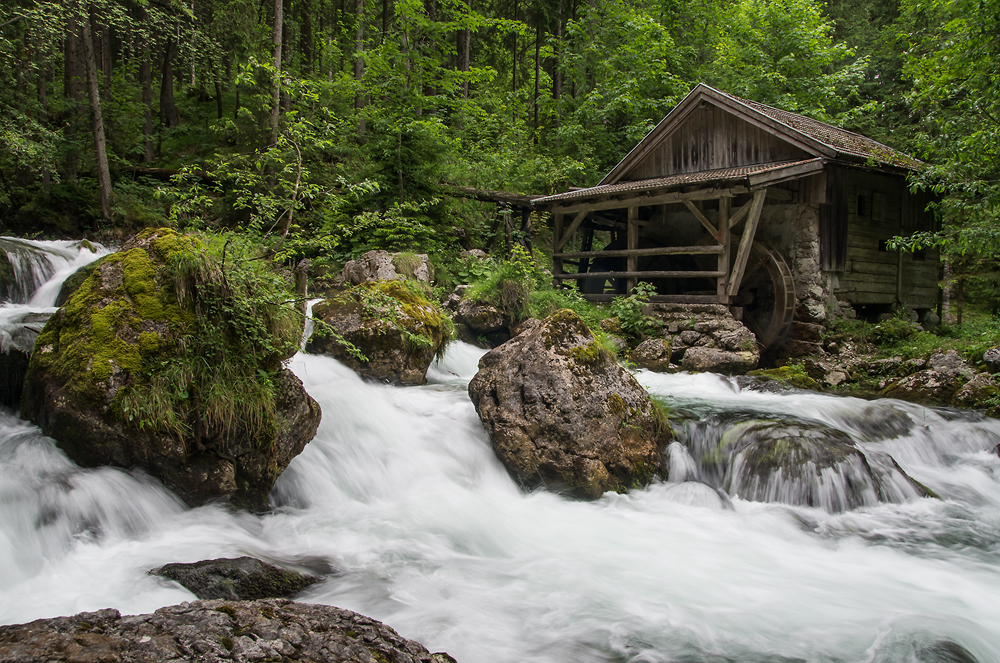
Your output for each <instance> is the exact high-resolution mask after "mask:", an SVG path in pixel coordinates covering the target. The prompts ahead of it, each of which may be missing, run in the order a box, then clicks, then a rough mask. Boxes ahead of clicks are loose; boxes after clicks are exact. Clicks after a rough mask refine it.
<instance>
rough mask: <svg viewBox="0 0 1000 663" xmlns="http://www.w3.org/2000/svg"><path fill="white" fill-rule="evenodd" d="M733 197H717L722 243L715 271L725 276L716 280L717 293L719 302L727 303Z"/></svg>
mask: <svg viewBox="0 0 1000 663" xmlns="http://www.w3.org/2000/svg"><path fill="white" fill-rule="evenodd" d="M732 207H733V199H732V197H731V196H723V197H722V198H719V235H720V237H719V244H721V245H722V253H720V254H719V263H718V267H717V268H716V271H719V272H722V273H724V274H725V276H720V277H719V280H718V287H717V290H716V292H717V294H718V295H719V303H720V304H729V295H728V294H726V288H727V287H728V286H729V245H730V233H729V215H730V212H731V211H732Z"/></svg>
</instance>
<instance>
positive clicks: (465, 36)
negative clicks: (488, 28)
mask: <svg viewBox="0 0 1000 663" xmlns="http://www.w3.org/2000/svg"><path fill="white" fill-rule="evenodd" d="M458 35H459V37H458V44H459V46H458V70H459V71H461V72H463V73H468V71H469V45H470V43H471V42H472V30H470V29H469V28H465V29H463V30H460V31H459V33H458ZM462 98H463V99H468V98H469V78H468V76H466V77H464V78H462Z"/></svg>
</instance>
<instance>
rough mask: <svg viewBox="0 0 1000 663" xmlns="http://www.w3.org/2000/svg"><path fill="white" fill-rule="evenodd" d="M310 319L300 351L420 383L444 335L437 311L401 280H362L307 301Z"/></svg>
mask: <svg viewBox="0 0 1000 663" xmlns="http://www.w3.org/2000/svg"><path fill="white" fill-rule="evenodd" d="M313 318H314V319H315V320H316V321H317V322H318V324H317V326H316V331H315V332H314V333H313V336H312V338H310V339H309V343H308V344H307V346H306V352H311V353H314V354H325V355H329V356H331V357H335V358H336V359H338V360H339V361H341V362H343V363H344V364H346V365H347V366H349V367H350V368H352V369H353V370H354V371H355V372H357V373H358V374H359V375H361V376H363V377H366V378H369V379H373V380H380V381H386V382H392V383H403V384H423V383H424V382H426V381H427V377H426V376H427V369H428V367H430V365H431V362H432V361H434V357H435V356H436V355H437V353H438V351H439V350H440V349H441V346H442V344H443V343H445V342H446V341H447V340H448V339H447V338H446V322H445V319H444V315H443V314H442V313H441V310H440V309H439V308H438V307H437V306H436V305H434V304H432V303H431V302H430V301H428V300H427V299H426V298H425V297H423V296H421V295H419V294H417V293H416V292H414V291H413V290H411V289H410V288H408V287H407V286H406V285H405V284H404V283H403V282H401V281H373V282H366V283H362V284H361V285H359V286H357V287H355V288H351V289H348V290H346V291H344V292H343V293H341V294H340V295H339V296H337V297H334V298H331V299H327V300H325V301H322V302H320V303H318V304H316V305H315V306H313ZM331 332H332V333H331ZM337 336H340V337H341V338H342V339H343V340H344V341H347V343H344V342H342V341H341V339H339V338H337ZM348 343H349V344H350V345H348ZM351 346H353V348H352V347H351ZM352 350H356V351H353V352H352ZM358 351H359V352H360V353H361V354H362V355H363V358H362V357H359V356H358V354H357V352H358Z"/></svg>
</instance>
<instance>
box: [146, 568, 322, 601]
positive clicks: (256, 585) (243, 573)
mask: <svg viewBox="0 0 1000 663" xmlns="http://www.w3.org/2000/svg"><path fill="white" fill-rule="evenodd" d="M149 573H150V575H155V576H163V577H164V578H169V579H171V580H175V581H177V582H179V583H180V584H182V585H183V586H184V587H185V588H187V589H188V590H189V591H190V592H191V593H192V594H194V595H195V596H197V597H198V598H200V599H231V600H233V601H241V600H243V601H255V600H258V599H277V598H288V597H291V596H293V595H295V594H298V593H299V592H301V591H302V590H303V589H305V588H306V587H308V586H309V585H312V584H315V583H317V582H319V581H320V580H321V579H320V578H317V577H316V576H309V575H305V574H303V573H299V572H297V571H288V570H285V569H280V568H278V567H277V566H274V565H272V564H267V563H266V562H262V561H260V560H259V559H255V558H253V557H237V558H235V559H206V560H202V561H200V562H194V563H193V564H167V565H165V566H161V567H160V568H158V569H153V570H152V571H150V572H149Z"/></svg>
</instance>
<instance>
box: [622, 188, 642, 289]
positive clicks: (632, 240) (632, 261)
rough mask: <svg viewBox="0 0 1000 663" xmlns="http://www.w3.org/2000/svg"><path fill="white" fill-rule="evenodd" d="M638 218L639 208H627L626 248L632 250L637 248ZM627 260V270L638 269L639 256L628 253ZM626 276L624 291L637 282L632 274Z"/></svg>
mask: <svg viewBox="0 0 1000 663" xmlns="http://www.w3.org/2000/svg"><path fill="white" fill-rule="evenodd" d="M638 220H639V208H638V207H635V206H634V207H629V208H628V249H629V250H630V251H634V250H636V249H638V248H639V224H638V223H636V221H638ZM626 261H627V262H628V268H627V269H628V271H629V272H638V271H639V256H637V255H630V256H628V257H627V258H626ZM626 278H628V288H627V289H626V290H625V292H632V288H634V287H635V284H636V283H638V280H637V279H636V277H634V276H629V277H626Z"/></svg>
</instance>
